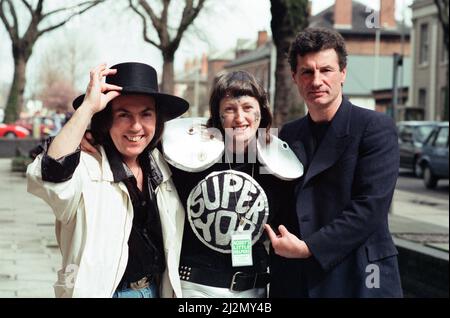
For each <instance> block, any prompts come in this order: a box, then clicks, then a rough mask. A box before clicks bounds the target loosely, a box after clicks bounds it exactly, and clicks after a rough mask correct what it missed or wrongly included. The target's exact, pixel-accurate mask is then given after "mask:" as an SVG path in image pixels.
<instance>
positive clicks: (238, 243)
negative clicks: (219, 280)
mask: <svg viewBox="0 0 450 318" xmlns="http://www.w3.org/2000/svg"><path fill="white" fill-rule="evenodd" d="M231 261H232V263H233V267H238V266H252V265H253V257H252V236H251V233H250V232H239V233H234V234H233V235H231Z"/></svg>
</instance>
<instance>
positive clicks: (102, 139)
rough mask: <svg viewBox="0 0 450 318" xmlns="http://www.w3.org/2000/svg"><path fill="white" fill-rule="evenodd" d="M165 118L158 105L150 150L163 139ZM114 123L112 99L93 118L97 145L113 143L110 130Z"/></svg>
mask: <svg viewBox="0 0 450 318" xmlns="http://www.w3.org/2000/svg"><path fill="white" fill-rule="evenodd" d="M164 122H165V118H164V116H163V115H162V114H160V112H158V105H156V127H155V135H154V136H153V138H152V141H151V142H150V144H149V145H148V146H147V147H146V149H148V150H152V149H153V148H155V147H156V145H157V144H158V142H159V141H160V139H161V136H162V133H163V130H164ZM112 124H113V114H112V101H111V102H109V103H108V105H107V106H106V107H105V109H103V110H102V111H100V112H98V113H96V114H95V115H94V116H93V117H92V119H91V127H90V131H91V133H92V136H93V137H94V144H95V145H105V144H106V143H111V142H112V140H111V136H110V134H109V130H110V129H111V127H112Z"/></svg>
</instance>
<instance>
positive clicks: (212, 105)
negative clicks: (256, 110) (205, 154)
mask: <svg viewBox="0 0 450 318" xmlns="http://www.w3.org/2000/svg"><path fill="white" fill-rule="evenodd" d="M225 96H231V97H239V96H251V97H254V98H255V99H256V100H257V101H258V103H259V107H260V109H261V121H260V123H259V128H266V140H267V142H270V137H269V130H270V127H271V126H272V113H271V111H270V108H269V99H268V96H267V93H266V91H265V90H264V88H263V87H262V86H261V84H260V83H259V82H258V81H257V80H256V78H255V77H254V76H253V75H252V74H250V73H248V72H246V71H233V72H229V73H226V72H222V73H219V74H218V75H217V76H216V77H215V78H214V81H213V86H212V88H211V96H210V99H209V113H210V117H209V119H208V122H207V124H206V125H207V127H214V128H217V129H219V130H220V131H221V132H222V136H224V129H223V127H222V122H221V120H220V101H221V100H222V99H223V98H224V97H225Z"/></svg>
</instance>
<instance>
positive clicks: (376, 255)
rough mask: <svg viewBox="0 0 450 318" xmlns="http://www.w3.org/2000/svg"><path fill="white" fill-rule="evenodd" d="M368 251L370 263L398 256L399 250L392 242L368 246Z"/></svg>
mask: <svg viewBox="0 0 450 318" xmlns="http://www.w3.org/2000/svg"><path fill="white" fill-rule="evenodd" d="M366 251H367V259H368V261H369V262H375V261H379V260H382V259H384V258H387V257H391V256H396V255H398V251H397V248H396V247H395V245H394V242H393V241H392V240H387V241H382V242H378V243H373V244H370V245H367V246H366Z"/></svg>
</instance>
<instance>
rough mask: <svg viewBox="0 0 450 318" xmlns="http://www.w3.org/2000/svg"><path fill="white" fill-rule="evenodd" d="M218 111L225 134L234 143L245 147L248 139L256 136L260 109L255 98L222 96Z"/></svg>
mask: <svg viewBox="0 0 450 318" xmlns="http://www.w3.org/2000/svg"><path fill="white" fill-rule="evenodd" d="M219 112H220V118H221V122H222V127H223V128H224V130H225V133H226V134H227V136H228V137H229V138H230V137H231V138H232V140H233V141H234V142H235V143H236V144H238V145H244V147H247V146H248V143H249V141H250V140H252V139H253V138H254V137H255V136H256V132H257V130H258V127H259V124H260V122H261V109H260V106H259V103H258V101H257V100H256V98H254V97H252V96H240V97H224V98H222V100H221V101H220V110H219ZM231 138H230V139H231Z"/></svg>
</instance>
